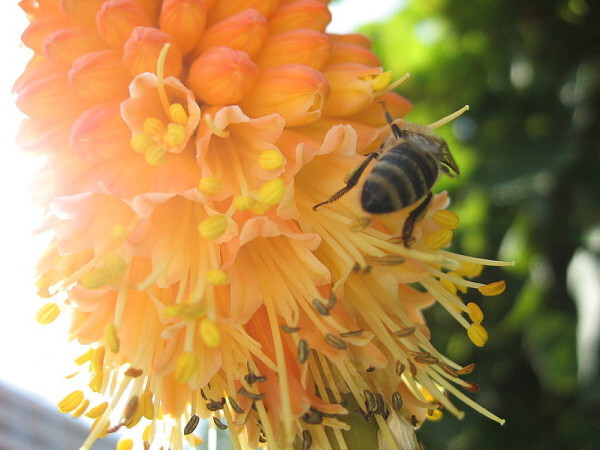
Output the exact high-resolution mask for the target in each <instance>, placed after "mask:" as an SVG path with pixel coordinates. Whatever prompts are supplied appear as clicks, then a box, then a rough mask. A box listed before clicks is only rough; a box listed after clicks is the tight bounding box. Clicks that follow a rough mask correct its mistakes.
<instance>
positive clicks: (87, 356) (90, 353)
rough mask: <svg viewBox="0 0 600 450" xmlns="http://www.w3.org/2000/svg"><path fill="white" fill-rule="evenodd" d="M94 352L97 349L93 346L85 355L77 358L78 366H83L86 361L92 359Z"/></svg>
mask: <svg viewBox="0 0 600 450" xmlns="http://www.w3.org/2000/svg"><path fill="white" fill-rule="evenodd" d="M94 353H95V350H94V349H93V348H90V349H89V350H88V351H87V352H85V353H84V354H83V355H81V356H78V357H77V358H75V364H77V365H78V366H81V365H82V364H85V363H86V362H88V361H91V360H92V358H93V357H94Z"/></svg>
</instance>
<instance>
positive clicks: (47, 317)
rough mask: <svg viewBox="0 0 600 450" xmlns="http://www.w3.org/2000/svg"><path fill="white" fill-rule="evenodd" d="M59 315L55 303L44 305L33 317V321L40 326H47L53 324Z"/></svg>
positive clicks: (58, 309)
mask: <svg viewBox="0 0 600 450" xmlns="http://www.w3.org/2000/svg"><path fill="white" fill-rule="evenodd" d="M59 313H60V308H59V307H58V305H57V304H56V303H54V302H52V303H46V304H45V305H44V306H42V307H41V308H40V309H39V311H38V312H37V314H36V315H35V320H36V321H37V322H38V323H39V324H40V325H48V324H50V323H52V322H54V319H56V318H57V317H58V314H59Z"/></svg>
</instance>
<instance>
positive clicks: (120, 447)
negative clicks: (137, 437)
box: [116, 438, 133, 450]
mask: <svg viewBox="0 0 600 450" xmlns="http://www.w3.org/2000/svg"><path fill="white" fill-rule="evenodd" d="M132 448H133V439H131V438H124V439H121V440H119V442H117V448H116V450H131V449H132Z"/></svg>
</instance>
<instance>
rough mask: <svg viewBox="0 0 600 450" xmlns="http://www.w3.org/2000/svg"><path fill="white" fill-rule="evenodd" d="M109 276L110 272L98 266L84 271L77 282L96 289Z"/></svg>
mask: <svg viewBox="0 0 600 450" xmlns="http://www.w3.org/2000/svg"><path fill="white" fill-rule="evenodd" d="M109 277H110V272H109V271H108V269H107V268H106V267H99V268H97V269H93V270H91V271H89V272H88V273H86V274H85V275H84V276H83V277H82V278H81V280H79V284H81V285H82V286H83V287H84V288H86V289H98V288H99V287H102V286H104V285H105V284H106V282H107V281H108V279H109Z"/></svg>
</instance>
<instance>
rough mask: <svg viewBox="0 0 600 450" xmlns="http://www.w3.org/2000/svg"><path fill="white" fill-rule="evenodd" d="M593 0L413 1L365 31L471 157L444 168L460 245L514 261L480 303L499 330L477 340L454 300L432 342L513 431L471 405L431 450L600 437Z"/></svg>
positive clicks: (597, 73) (417, 110)
mask: <svg viewBox="0 0 600 450" xmlns="http://www.w3.org/2000/svg"><path fill="white" fill-rule="evenodd" d="M599 6H600V5H599V2H593V1H586V0H525V1H523V0H503V1H488V0H471V1H463V0H430V1H417V0H414V1H410V2H406V3H404V4H403V5H399V8H398V11H397V12H396V13H394V14H392V15H390V16H389V17H387V18H386V19H384V20H382V21H380V22H378V23H373V24H370V25H367V26H363V27H361V28H360V31H361V32H363V33H365V34H366V35H367V36H369V37H370V38H371V39H372V41H373V44H374V49H375V52H376V53H377V54H378V55H379V56H380V58H381V60H382V64H383V66H384V67H385V68H387V69H391V70H392V71H393V73H394V75H395V78H398V77H400V76H402V75H403V74H404V73H406V72H410V74H411V78H410V79H409V80H408V81H407V82H405V83H404V84H403V85H401V86H400V87H399V88H398V89H397V91H398V92H400V93H401V94H402V95H404V96H406V97H407V98H408V99H410V100H411V101H413V103H414V110H413V111H412V112H411V113H410V114H409V116H408V119H409V120H411V121H416V122H423V123H431V122H433V121H435V120H437V119H439V118H441V117H443V116H445V115H447V114H449V113H450V112H452V111H454V110H456V109H458V108H460V107H461V106H462V105H464V104H468V105H470V107H471V109H470V111H469V112H468V113H467V114H465V115H464V116H462V117H461V118H459V119H458V120H456V121H455V122H454V123H453V124H452V125H451V126H446V127H444V128H442V129H440V130H439V132H440V134H441V135H443V136H444V137H445V138H446V139H447V140H448V142H449V145H450V146H451V148H452V150H453V153H454V155H455V157H456V159H457V160H458V162H459V164H460V165H461V169H462V175H461V177H460V179H459V180H457V181H454V180H448V179H446V180H443V181H441V182H440V183H438V185H437V189H443V188H446V189H448V190H449V191H450V193H451V196H452V198H453V202H454V206H453V209H454V210H455V211H456V212H457V213H458V214H459V215H460V218H461V226H460V229H459V230H458V233H457V235H456V239H455V241H454V243H453V250H456V251H459V252H464V253H466V254H470V255H477V256H482V257H488V258H500V259H504V260H515V261H516V266H515V267H514V268H512V269H510V270H502V271H501V270H497V271H494V270H491V269H487V270H486V271H485V272H484V274H483V277H484V278H485V280H484V282H486V281H493V280H495V279H499V278H501V279H506V280H507V284H508V288H507V290H506V292H505V293H504V294H502V295H501V296H499V297H487V298H486V297H481V298H476V297H473V299H474V300H475V301H477V302H479V303H480V304H481V306H482V308H483V310H484V313H485V314H486V316H485V320H484V325H485V326H486V328H487V329H488V331H489V334H490V339H489V341H488V343H487V345H486V346H485V347H484V348H483V349H478V348H474V347H473V346H472V345H471V344H470V342H468V339H467V337H466V335H465V333H464V331H463V330H462V329H460V327H459V326H458V324H456V323H454V322H453V321H452V320H449V319H448V316H447V314H446V313H445V312H444V311H442V310H441V308H437V309H433V310H431V311H428V314H427V316H428V321H429V324H430V326H431V329H432V330H433V340H434V341H435V342H434V344H435V345H436V347H437V348H438V349H439V350H442V352H445V353H446V354H447V355H449V356H450V357H451V358H453V359H455V360H457V361H460V362H461V363H467V362H474V363H475V364H476V366H477V368H476V370H475V372H474V374H473V375H472V379H473V381H475V382H476V383H478V384H479V385H480V386H481V391H480V393H479V394H476V395H475V396H474V398H475V399H476V400H477V401H478V402H480V403H481V404H483V405H484V406H486V407H487V408H489V409H490V410H492V411H494V412H495V413H496V414H497V415H499V416H500V417H503V418H505V419H506V421H507V422H506V424H505V425H504V426H503V427H500V426H498V425H497V424H496V423H494V422H491V421H489V420H487V419H485V418H484V417H482V416H480V415H479V414H477V413H475V412H473V411H469V410H468V408H465V410H466V411H467V416H466V418H465V419H464V420H463V421H461V422H459V421H457V420H456V419H454V418H452V417H450V416H447V417H446V418H445V420H443V421H441V422H438V423H433V422H429V423H426V424H425V425H424V426H423V428H422V429H421V430H420V431H419V433H418V436H419V437H420V439H421V440H422V441H423V442H424V444H425V445H426V446H427V448H429V449H450V450H461V449H508V448H513V449H544V450H548V449H598V448H600V383H599V381H600V380H599V377H598V357H599V354H600V348H599V335H600V181H599V179H600V116H599V114H598V113H599V111H600V108H599V106H600V105H599V103H600V15H599V11H598V7H599Z"/></svg>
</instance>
